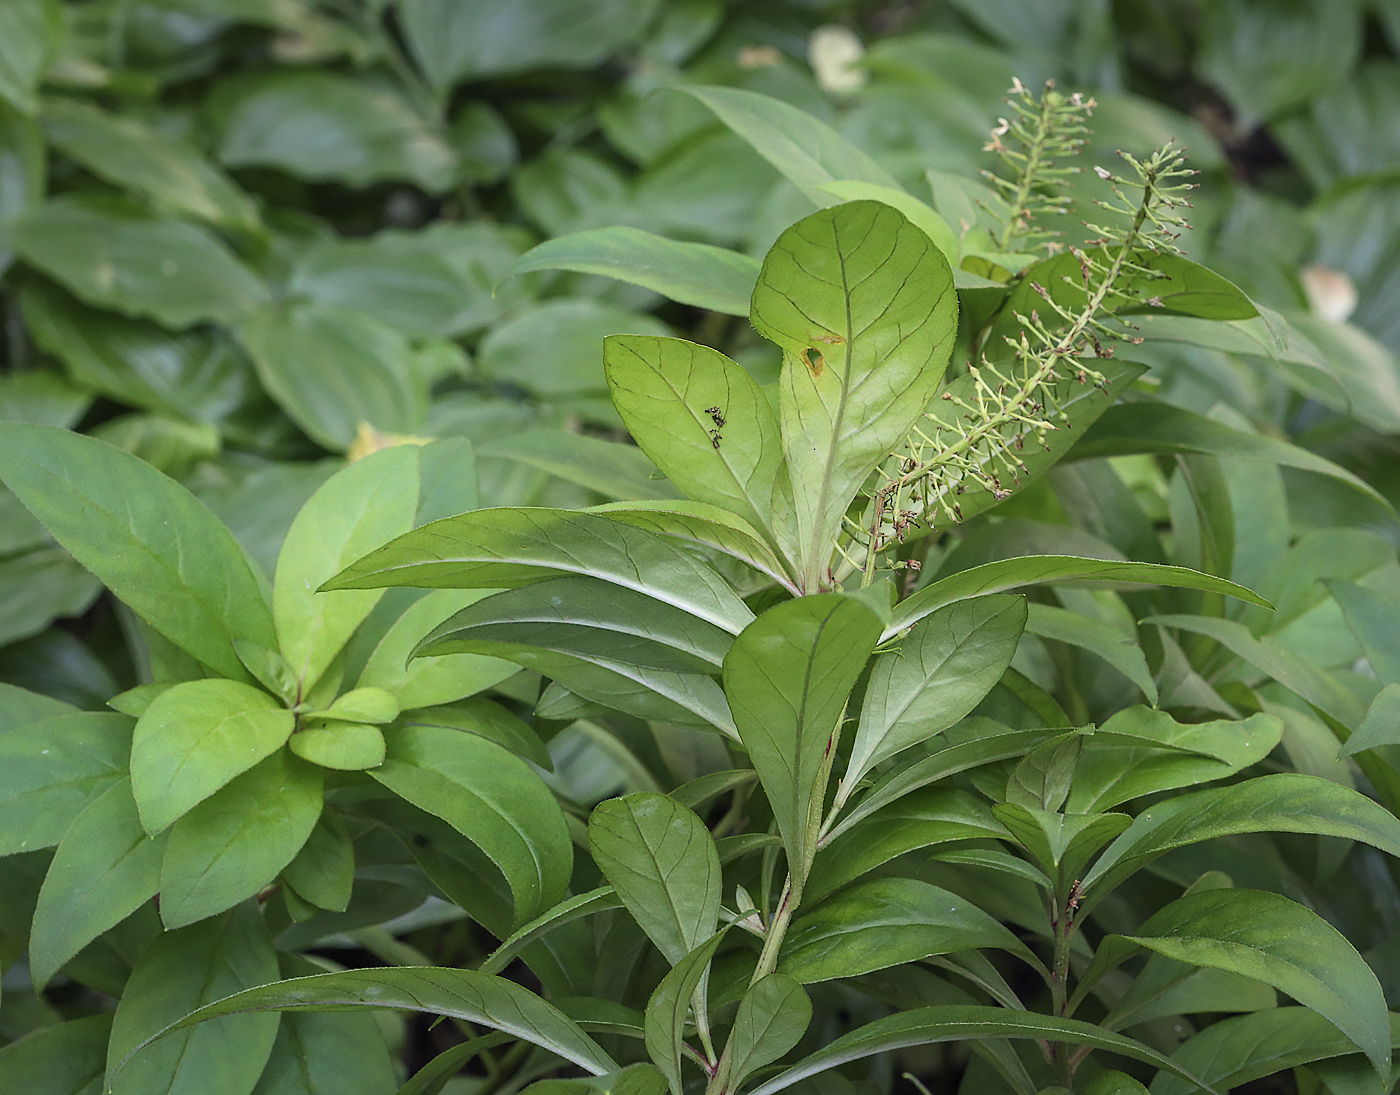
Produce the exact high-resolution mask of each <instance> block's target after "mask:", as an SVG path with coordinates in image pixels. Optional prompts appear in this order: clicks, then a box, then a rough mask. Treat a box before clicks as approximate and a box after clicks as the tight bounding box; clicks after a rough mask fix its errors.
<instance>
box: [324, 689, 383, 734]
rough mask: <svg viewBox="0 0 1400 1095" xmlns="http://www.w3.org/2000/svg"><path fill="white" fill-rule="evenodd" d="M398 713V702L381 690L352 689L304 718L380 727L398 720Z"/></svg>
mask: <svg viewBox="0 0 1400 1095" xmlns="http://www.w3.org/2000/svg"><path fill="white" fill-rule="evenodd" d="M399 711H400V708H399V701H398V700H396V699H394V697H393V695H392V694H390V693H389V692H387V691H386V690H385V689H383V688H352V689H351V690H350V691H349V692H344V693H342V694H341V695H339V696H337V697H336V698H335V702H334V703H332V704H331V705H330V706H329V707H324V708H322V709H321V710H319V711H308V712H307V713H306V717H307V718H312V719H322V718H324V719H339V720H340V721H341V722H362V723H365V724H367V725H370V726H382V725H384V724H385V723H388V722H393V721H394V720H395V719H396V718H398V717H399Z"/></svg>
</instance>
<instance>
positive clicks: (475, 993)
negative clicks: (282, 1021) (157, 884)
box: [113, 925, 618, 1095]
mask: <svg viewBox="0 0 1400 1095" xmlns="http://www.w3.org/2000/svg"><path fill="white" fill-rule="evenodd" d="M200 927H201V928H202V927H203V925H200ZM276 976H277V973H276V970H275V969H274V970H273V972H272V973H271V975H270V976H264V977H261V978H260V979H259V982H258V986H257V987H252V988H246V989H244V990H243V991H241V992H236V993H234V994H233V995H230V996H225V997H224V998H223V999H220V1000H216V1001H215V1002H213V1003H210V1004H206V1005H205V1006H202V1007H199V1008H197V1009H196V1010H191V1009H190V1008H188V1007H182V1008H180V1009H179V1012H178V1013H177V1017H175V1018H172V1019H171V1020H170V1021H169V1025H165V1026H163V1027H155V1028H154V1029H150V1030H143V1031H142V1035H143V1038H144V1040H143V1041H140V1042H137V1041H136V1040H135V1039H129V1040H126V1041H124V1042H123V1044H121V1045H120V1046H118V1045H117V1044H116V1041H115V1039H114V1040H113V1063H114V1065H117V1066H118V1067H120V1068H121V1069H122V1070H123V1071H120V1072H117V1073H116V1074H117V1077H118V1078H119V1079H121V1078H124V1077H125V1076H126V1074H127V1073H126V1071H125V1070H126V1069H128V1068H132V1067H136V1066H137V1064H138V1063H139V1060H140V1058H134V1057H132V1056H131V1055H133V1054H135V1053H138V1052H141V1051H142V1050H143V1048H144V1047H146V1046H150V1045H152V1044H154V1045H156V1046H159V1045H161V1044H162V1041H157V1039H161V1040H166V1039H169V1038H172V1037H173V1038H177V1039H178V1037H179V1036H180V1034H181V1033H182V1032H183V1031H186V1030H189V1029H191V1028H193V1027H196V1026H197V1025H198V1024H201V1023H203V1022H205V1021H206V1020H209V1019H216V1018H219V1017H221V1016H226V1015H246V1014H249V1013H258V1012H268V1011H292V1012H296V1011H344V1010H350V1009H355V1008H396V1009H399V1010H403V1011H416V1012H426V1013H429V1014H434V1015H444V1016H448V1017H450V1018H454V1019H465V1020H466V1021H467V1022H469V1023H476V1024H478V1025H480V1026H484V1027H489V1028H491V1029H493V1030H501V1031H505V1032H506V1033H508V1034H511V1035H514V1036H515V1037H516V1038H519V1039H521V1040H522V1041H525V1042H529V1043H530V1044H531V1045H537V1046H540V1047H541V1048H543V1049H547V1050H549V1051H550V1052H551V1053H557V1054H558V1055H559V1056H560V1057H563V1058H564V1059H565V1060H566V1061H572V1062H573V1063H574V1064H576V1065H579V1066H580V1067H582V1068H584V1069H586V1070H588V1071H589V1072H591V1073H592V1074H594V1075H595V1076H601V1075H603V1074H604V1073H607V1072H615V1071H617V1067H618V1066H617V1063H616V1062H615V1061H613V1059H612V1058H611V1057H609V1056H608V1055H607V1053H605V1052H604V1051H603V1049H602V1048H601V1047H600V1046H599V1045H598V1044H597V1043H596V1042H594V1041H593V1039H592V1038H590V1037H588V1035H586V1034H585V1033H584V1032H583V1031H582V1030H580V1029H579V1026H578V1024H576V1023H575V1022H574V1021H573V1020H571V1019H569V1018H568V1017H567V1016H565V1015H564V1014H563V1013H562V1012H560V1011H559V1009H558V1008H556V1007H554V1005H552V1004H549V1003H546V1002H545V1001H544V1000H542V999H540V997H539V996H537V995H536V994H535V993H533V992H531V991H530V990H529V989H526V988H522V987H521V986H519V985H517V984H515V983H514V982H512V981H507V980H505V979H503V978H500V977H491V976H488V975H486V974H481V973H473V972H471V971H470V970H457V969H440V968H436V967H432V966H417V967H413V968H411V969H368V970H345V971H344V972H341V973H322V974H315V975H313V976H310V977H296V978H293V979H291V980H289V981H277V982H275V983H273V984H267V983H265V982H268V981H272V980H273V979H275V978H276ZM200 1003H203V1001H200ZM162 1018H164V1016H163V1017H162ZM221 1026H222V1024H221ZM199 1029H200V1030H218V1029H220V1027H217V1026H216V1027H199ZM268 1041H269V1043H270V1042H271V1039H269V1040H268ZM118 1054H121V1055H122V1056H118ZM128 1060H129V1061H130V1063H129V1064H128V1063H127V1062H128ZM119 1090H121V1089H119ZM129 1090H130V1091H131V1095H135V1093H136V1091H137V1090H138V1089H136V1088H131V1089H129ZM142 1095H149V1093H148V1092H142ZM190 1095H194V1093H193V1092H191V1093H190Z"/></svg>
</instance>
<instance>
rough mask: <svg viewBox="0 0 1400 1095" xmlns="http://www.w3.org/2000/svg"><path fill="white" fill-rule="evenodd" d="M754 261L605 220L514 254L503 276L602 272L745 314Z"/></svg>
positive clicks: (702, 305)
mask: <svg viewBox="0 0 1400 1095" xmlns="http://www.w3.org/2000/svg"><path fill="white" fill-rule="evenodd" d="M758 267H759V264H758V260H757V259H754V258H752V257H750V256H748V255H744V254H740V253H739V252H737V251H729V250H726V249H725V248H723V247H712V246H710V245H709V244H706V243H685V242H682V241H680V240H672V239H667V238H666V237H665V236H658V235H656V234H655V233H653V232H646V231H643V230H642V229H640V228H631V227H629V226H627V225H609V226H608V227H606V228H589V229H585V230H584V231H582V232H571V233H569V234H568V235H566V236H559V237H557V238H555V239H552V240H545V242H544V243H541V244H539V245H538V246H536V247H533V248H531V249H530V250H529V251H526V252H525V254H523V255H521V256H520V257H519V258H518V259H516V260H515V262H514V264H513V265H512V266H511V268H510V270H509V271H507V273H506V277H514V276H515V275H517V274H529V273H534V272H535V271H538V270H572V271H574V272H575V273H579V274H601V275H602V276H604V277H609V278H617V279H618V280H619V281H625V282H629V283H631V284H632V285H640V286H642V287H643V288H644V289H650V290H652V291H653V292H656V293H660V294H661V295H662V296H665V297H669V298H670V299H671V300H674V301H676V302H677V303H679V304H690V305H693V306H694V307H696V308H708V309H710V310H711V311H715V312H723V313H726V314H727V315H731V316H746V315H748V314H749V296H750V294H752V293H753V286H754V282H755V281H757V280H758Z"/></svg>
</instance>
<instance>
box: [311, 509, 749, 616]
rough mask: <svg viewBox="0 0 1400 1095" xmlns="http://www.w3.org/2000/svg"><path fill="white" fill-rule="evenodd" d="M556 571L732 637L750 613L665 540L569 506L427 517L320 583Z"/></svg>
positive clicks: (503, 579) (436, 581)
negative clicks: (636, 596)
mask: <svg viewBox="0 0 1400 1095" xmlns="http://www.w3.org/2000/svg"><path fill="white" fill-rule="evenodd" d="M563 574H584V575H589V576H592V577H594V578H601V579H602V580H604V581H607V582H611V583H613V584H614V585H617V586H621V587H622V588H624V589H633V590H636V591H637V592H639V593H644V594H646V595H647V596H648V597H652V598H654V599H655V600H657V601H660V602H662V603H663V604H669V605H673V606H675V607H676V608H679V609H682V610H684V611H686V612H688V613H690V614H691V615H692V616H698V617H699V618H700V619H702V620H705V621H707V622H709V623H712V624H715V625H716V626H718V627H721V628H723V629H724V630H725V631H728V632H729V633H730V634H731V635H737V634H738V633H739V632H740V631H742V630H743V629H744V626H745V625H746V624H747V623H748V622H749V621H750V620H752V619H753V613H752V612H750V611H749V609H748V608H747V607H746V606H745V605H744V603H743V602H742V601H740V600H739V598H738V597H737V596H736V595H735V594H734V593H733V592H732V591H731V590H730V589H729V587H728V586H727V585H726V584H725V583H724V581H723V580H722V579H721V578H720V577H719V575H717V574H715V573H714V571H712V570H710V569H709V568H708V567H707V566H705V565H704V564H703V563H700V562H698V561H697V560H695V559H694V558H693V557H692V556H691V555H689V554H688V553H687V552H685V551H683V550H682V549H681V548H679V547H677V546H676V545H674V544H672V543H671V542H670V541H669V540H667V539H665V538H663V537H660V536H653V535H651V534H650V533H647V532H643V531H642V530H641V529H634V528H630V527H628V526H626V525H621V524H618V523H617V522H616V521H609V520H608V519H607V518H606V517H600V516H598V515H596V514H591V513H574V512H569V511H567V510H550V509H487V510H477V511H475V512H473V513H464V514H462V515H461V516H460V517H448V518H444V519H443V520H441V521H434V522H432V523H431V524H428V525H424V526H423V527H422V528H418V529H414V530H413V531H412V532H410V533H408V534H407V535H405V536H401V537H399V538H398V539H397V540H395V541H393V542H392V543H389V544H386V545H385V546H384V547H382V548H380V549H379V550H378V551H375V552H372V553H371V554H369V555H367V556H366V557H365V558H363V559H361V560H359V561H358V562H356V563H354V564H352V565H351V566H349V567H347V568H346V569H345V570H343V571H341V572H340V574H338V575H336V577H334V578H332V579H331V580H330V581H329V582H327V583H326V584H325V586H324V587H323V588H325V589H377V588H379V587H381V586H389V585H407V586H419V587H424V586H426V587H429V588H432V587H449V588H467V589H483V588H484V589H489V588H493V587H507V588H510V587H515V586H522V585H528V584H529V583H531V582H538V581H540V580H541V579H544V578H550V577H554V576H556V575H563Z"/></svg>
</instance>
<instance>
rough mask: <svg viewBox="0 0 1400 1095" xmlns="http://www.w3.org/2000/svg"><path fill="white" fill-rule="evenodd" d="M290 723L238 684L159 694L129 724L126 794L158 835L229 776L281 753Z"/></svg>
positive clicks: (201, 684)
mask: <svg viewBox="0 0 1400 1095" xmlns="http://www.w3.org/2000/svg"><path fill="white" fill-rule="evenodd" d="M295 724H296V717H295V716H294V715H293V714H292V713H291V712H290V711H288V710H287V709H286V708H284V707H281V706H280V705H279V704H278V703H277V702H276V701H275V700H274V699H273V698H272V697H271V696H269V695H268V694H267V693H266V692H263V691H262V690H261V689H257V688H253V687H252V686H250V685H246V684H239V683H238V682H237V681H225V680H217V679H209V680H200V681H186V682H184V683H182V684H177V685H175V686H174V687H173V688H168V689H166V690H165V691H163V692H161V693H160V695H158V696H156V698H155V699H154V700H152V701H151V704H150V706H149V707H147V708H146V711H145V713H144V714H143V715H142V716H141V718H140V719H138V720H137V722H136V732H135V735H134V737H133V739H132V743H131V790H132V793H133V794H134V795H135V796H136V805H137V807H139V809H140V811H141V823H142V824H143V825H145V827H146V831H147V832H148V833H158V832H160V831H161V830H163V829H165V828H167V827H168V826H169V825H170V824H171V823H172V822H174V821H175V820H176V819H177V818H180V817H183V816H184V815H185V814H186V813H188V812H189V811H190V810H191V809H192V808H193V807H194V806H196V805H198V804H199V803H201V802H203V801H204V800H205V799H206V798H208V797H209V796H210V795H212V794H213V793H214V792H215V791H217V790H218V789H219V788H220V787H222V786H224V785H225V784H226V783H228V781H229V780H231V779H233V778H234V777H235V776H237V775H240V774H241V773H243V772H246V771H247V770H248V769H249V768H251V767H253V765H255V764H257V763H258V762H259V761H261V760H263V759H264V758H266V757H268V756H269V755H271V754H272V753H273V752H274V751H276V750H277V749H280V748H281V747H282V745H283V743H285V742H286V740H287V738H288V736H289V735H290V734H291V732H292V727H293V726H294V725H295Z"/></svg>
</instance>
